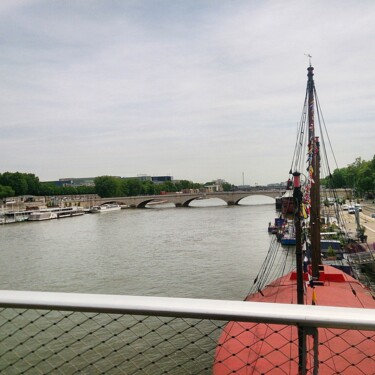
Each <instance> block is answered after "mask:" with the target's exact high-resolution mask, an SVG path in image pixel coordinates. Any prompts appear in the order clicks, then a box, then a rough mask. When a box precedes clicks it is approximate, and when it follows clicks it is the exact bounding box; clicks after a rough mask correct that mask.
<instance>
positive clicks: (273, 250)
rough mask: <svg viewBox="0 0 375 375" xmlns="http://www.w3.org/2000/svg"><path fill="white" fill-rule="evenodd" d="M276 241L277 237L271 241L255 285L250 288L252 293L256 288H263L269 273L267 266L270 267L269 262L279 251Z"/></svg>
mask: <svg viewBox="0 0 375 375" xmlns="http://www.w3.org/2000/svg"><path fill="white" fill-rule="evenodd" d="M275 241H276V240H275V238H274V239H273V241H271V244H270V247H269V249H268V253H267V256H266V258H265V260H264V262H263V264H262V266H261V268H260V270H259V272H258V275H257V277H256V279H255V281H254V283H253V286H252V287H251V288H250V291H249V293H251V292H252V291H253V289H255V291H257V290H259V289H262V285H263V284H264V283H265V281H264V279H265V278H266V277H265V275H266V273H267V268H268V267H269V264H270V263H271V259H272V257H274V256H275V253H277V251H276V250H277V247H276V246H275ZM266 279H267V278H266ZM249 293H248V294H249Z"/></svg>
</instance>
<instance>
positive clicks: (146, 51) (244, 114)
mask: <svg viewBox="0 0 375 375" xmlns="http://www.w3.org/2000/svg"><path fill="white" fill-rule="evenodd" d="M374 20H375V1H372V0H368V1H366V0H362V1H358V0H353V1H351V0H348V1H345V0H338V1H327V0H322V1H297V0H296V1H260V0H259V1H255V0H253V1H251V0H246V1H245V0H243V1H241V0H238V1H236V0H233V1H229V0H228V1H220V0H215V1H204V0H199V1H192V0H181V1H178V0H170V1H167V0H166V1H162V0H160V1H158V0H153V1H151V0H150V1H142V0H138V1H136V0H134V1H131V0H129V1H125V0H124V1H120V0H118V1H114V0H105V1H104V0H103V1H88V0H87V1H83V0H82V1H79V0H76V1H73V0H71V1H67V0H64V1H63V0H61V1H49V0H42V1H38V0H1V2H0V42H1V46H0V79H1V84H0V160H1V162H0V173H3V172H5V171H10V172H16V171H20V172H28V173H35V174H36V175H37V176H39V178H40V180H41V181H45V180H56V179H58V178H62V177H91V176H93V177H95V176H100V175H117V176H136V175H138V174H148V175H165V174H168V175H172V176H174V178H175V179H188V180H193V181H195V182H206V181H210V180H213V179H217V178H223V179H225V180H227V181H228V182H230V183H234V184H241V183H242V173H244V176H245V183H246V184H251V185H254V184H255V183H258V184H265V183H270V182H280V181H285V180H286V179H287V177H288V171H289V167H290V164H291V160H292V156H293V150H294V144H295V135H296V128H297V123H298V122H299V119H300V117H301V112H302V106H303V101H304V95H305V88H306V80H307V78H306V73H307V71H306V68H307V66H308V60H307V57H306V56H305V55H304V54H305V53H310V54H311V55H312V56H313V58H312V64H313V66H314V67H315V84H316V88H317V92H318V96H319V100H320V103H321V106H322V109H323V114H324V119H325V122H326V125H327V128H328V131H329V134H330V138H331V143H332V145H333V148H334V151H335V155H336V159H337V161H338V164H339V167H346V166H347V165H348V164H349V163H352V162H353V161H354V160H355V158H356V157H362V159H365V160H369V159H372V157H373V155H374V153H375V126H374V122H375V121H374V120H375V73H374V64H375V21H374Z"/></svg>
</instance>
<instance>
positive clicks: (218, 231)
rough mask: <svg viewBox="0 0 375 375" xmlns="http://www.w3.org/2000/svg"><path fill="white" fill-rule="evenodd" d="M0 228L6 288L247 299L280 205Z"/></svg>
mask: <svg viewBox="0 0 375 375" xmlns="http://www.w3.org/2000/svg"><path fill="white" fill-rule="evenodd" d="M193 205H194V207H189V208H174V207H173V208H172V207H168V206H164V207H161V206H153V208H149V209H126V210H121V211H114V212H109V213H106V214H91V215H84V216H80V217H74V218H66V219H60V220H51V221H44V222H29V223H28V222H25V223H18V224H11V225H3V226H0V243H1V245H0V247H1V269H0V288H1V289H12V290H34V291H54V292H79V293H105V294H124V295H145V296H167V297H189V298H213V299H232V300H242V299H243V298H244V297H245V296H246V294H247V292H248V290H249V289H250V286H251V284H252V281H253V279H254V277H255V276H256V274H257V272H258V270H259V268H260V265H261V263H262V261H263V260H264V258H265V256H266V253H267V250H268V245H269V234H268V233H267V225H268V222H269V221H272V220H273V218H274V217H275V205H274V200H273V199H271V198H268V197H248V198H246V199H244V200H243V203H242V204H241V205H239V206H227V205H226V204H223V202H222V201H220V200H218V199H212V200H205V201H196V202H193Z"/></svg>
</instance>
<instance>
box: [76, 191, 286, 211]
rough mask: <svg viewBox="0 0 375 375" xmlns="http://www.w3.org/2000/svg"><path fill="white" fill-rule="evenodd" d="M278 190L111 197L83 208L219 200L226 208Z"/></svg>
mask: <svg viewBox="0 0 375 375" xmlns="http://www.w3.org/2000/svg"><path fill="white" fill-rule="evenodd" d="M281 194H282V192H281V191H280V190H253V191H233V192H232V191H230V192H214V193H188V194H182V193H168V194H163V195H143V196H135V197H112V198H98V199H93V200H90V201H86V202H84V204H83V206H94V205H95V206H100V205H103V204H106V203H118V204H120V205H127V206H129V207H131V208H145V207H146V205H147V204H148V203H154V204H156V203H158V202H159V203H161V202H163V203H173V204H174V205H175V206H176V207H188V206H189V204H190V203H191V202H192V201H194V200H200V199H210V198H220V199H222V200H223V201H224V202H226V203H227V204H228V206H232V205H236V204H238V203H239V202H240V201H241V200H242V199H243V198H246V197H251V196H254V195H262V196H266V197H271V198H276V197H277V196H280V195H281Z"/></svg>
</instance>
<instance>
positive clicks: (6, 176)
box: [0, 172, 28, 195]
mask: <svg viewBox="0 0 375 375" xmlns="http://www.w3.org/2000/svg"><path fill="white" fill-rule="evenodd" d="M0 184H1V185H3V186H10V187H11V188H12V189H13V190H14V193H15V195H25V194H27V193H28V186H27V179H26V177H25V174H24V173H20V172H15V173H11V172H5V173H3V174H2V175H1V178H0Z"/></svg>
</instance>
